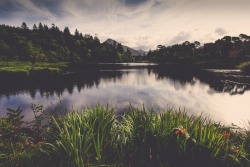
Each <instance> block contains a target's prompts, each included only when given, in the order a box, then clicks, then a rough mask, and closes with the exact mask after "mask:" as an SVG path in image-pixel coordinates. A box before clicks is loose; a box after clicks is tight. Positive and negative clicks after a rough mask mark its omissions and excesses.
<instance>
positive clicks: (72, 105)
mask: <svg viewBox="0 0 250 167" xmlns="http://www.w3.org/2000/svg"><path fill="white" fill-rule="evenodd" d="M129 67H130V68H122V69H119V70H114V69H105V70H98V71H95V70H86V71H83V72H81V73H78V74H74V73H73V74H71V73H70V74H65V75H63V76H60V77H45V78H43V77H39V78H25V79H13V78H11V79H9V78H7V79H6V78H5V79H4V80H5V81H3V80H2V79H1V80H2V81H3V82H1V83H0V85H1V88H0V111H1V112H0V116H3V115H4V114H5V111H6V108H8V107H9V108H17V107H21V108H22V109H23V110H24V113H25V119H26V120H29V119H32V117H33V116H32V114H31V110H30V105H31V103H36V104H37V103H39V104H42V105H43V106H44V109H45V110H48V111H50V110H52V109H53V108H57V109H61V110H64V111H72V109H85V108H87V107H91V106H95V105H96V104H97V103H100V104H103V105H109V106H111V107H115V108H116V109H117V110H118V111H117V112H118V113H122V112H124V110H125V109H126V108H128V106H129V104H130V103H131V104H132V105H134V106H138V107H140V106H142V105H143V104H144V105H145V106H146V107H147V108H149V109H150V108H155V109H164V108H168V107H174V108H177V109H178V108H181V109H184V108H185V110H186V111H187V112H188V113H190V114H197V115H200V114H201V113H202V114H203V115H205V116H210V117H211V118H213V119H214V120H216V121H221V122H223V123H226V124H230V123H234V124H237V125H240V126H244V124H245V123H246V121H247V120H250V91H248V83H249V76H245V75H242V74H241V73H240V72H239V71H232V77H234V78H236V80H234V79H232V77H231V76H230V71H227V72H226V73H225V72H223V70H222V71H221V70H217V71H216V70H214V71H213V70H212V71H211V70H210V72H202V73H197V72H194V73H193V71H192V72H190V71H188V72H187V71H186V70H183V71H178V72H175V71H174V70H173V71H172V70H169V69H165V68H161V69H158V68H155V67H153V66H150V67H146V66H145V64H144V65H143V66H141V67H140V66H138V65H136V66H133V65H129ZM131 67H133V68H131ZM211 73H212V74H211ZM214 74H216V75H214ZM217 74H218V75H217ZM223 74H225V75H226V77H223ZM218 77H219V78H218ZM230 77H231V78H230ZM239 78H241V79H240V80H239ZM242 78H244V79H242ZM237 79H238V80H237ZM239 82H240V83H239Z"/></svg>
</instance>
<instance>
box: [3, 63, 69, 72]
mask: <svg viewBox="0 0 250 167" xmlns="http://www.w3.org/2000/svg"><path fill="white" fill-rule="evenodd" d="M67 66H68V63H65V62H58V63H46V62H37V63H35V64H33V65H32V63H30V62H17V61H14V62H6V61H1V62H0V73H2V74H24V75H30V74H37V73H48V74H54V73H60V72H62V70H63V69H65V68H67Z"/></svg>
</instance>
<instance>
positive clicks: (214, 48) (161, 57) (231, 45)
mask: <svg viewBox="0 0 250 167" xmlns="http://www.w3.org/2000/svg"><path fill="white" fill-rule="evenodd" d="M249 57H250V36H248V35H245V34H240V35H239V37H231V36H225V37H223V38H221V39H218V40H216V41H215V42H214V43H212V42H211V43H205V44H204V45H201V43H200V42H198V41H195V42H189V41H185V42H183V43H182V44H175V45H172V46H168V47H166V46H163V45H158V46H157V49H156V50H154V51H151V50H150V51H149V53H148V54H147V59H148V60H149V61H155V62H160V63H165V62H181V61H185V62H187V61H192V62H194V61H196V60H197V61H200V60H213V59H217V60H218V59H220V60H237V59H238V60H239V59H241V60H243V59H248V58H249Z"/></svg>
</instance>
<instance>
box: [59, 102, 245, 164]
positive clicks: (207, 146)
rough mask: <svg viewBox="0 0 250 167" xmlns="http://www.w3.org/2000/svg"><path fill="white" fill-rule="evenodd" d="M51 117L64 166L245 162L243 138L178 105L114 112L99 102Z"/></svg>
mask: <svg viewBox="0 0 250 167" xmlns="http://www.w3.org/2000/svg"><path fill="white" fill-rule="evenodd" d="M120 117H121V118H120ZM118 118H119V119H118ZM118 120H119V121H118ZM55 122H56V123H57V128H58V132H59V133H58V135H59V138H58V140H57V144H56V147H57V151H58V153H59V154H60V156H59V157H61V158H62V159H61V161H62V162H61V164H66V166H67V165H68V166H91V165H115V166H173V167H174V166H190V167H191V166H192V167H195V166H197V167H198V166H218V167H223V166H245V165H249V162H248V160H247V153H246V151H245V150H244V146H245V144H244V142H245V138H239V137H237V135H235V132H233V131H232V130H230V128H228V127H224V126H221V125H220V124H217V123H215V122H213V121H211V120H210V119H208V118H203V117H202V116H199V117H196V116H188V115H187V113H186V112H182V111H175V110H172V109H169V110H167V111H165V112H162V113H161V114H157V113H156V112H154V111H147V110H146V109H145V108H141V109H133V108H132V107H131V108H130V109H129V111H128V112H127V113H126V114H125V115H123V116H116V115H114V111H113V109H110V108H105V107H102V106H99V105H98V106H97V107H96V108H92V109H88V110H86V111H84V112H72V113H70V114H69V115H68V116H66V117H65V119H64V121H63V122H61V123H60V124H59V122H57V121H56V120H55ZM233 136H234V137H233Z"/></svg>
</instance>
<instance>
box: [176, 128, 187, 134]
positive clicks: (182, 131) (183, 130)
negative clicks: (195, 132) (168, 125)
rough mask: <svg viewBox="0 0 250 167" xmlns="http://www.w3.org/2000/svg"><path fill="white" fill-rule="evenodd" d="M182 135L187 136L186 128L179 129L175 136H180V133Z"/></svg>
mask: <svg viewBox="0 0 250 167" xmlns="http://www.w3.org/2000/svg"><path fill="white" fill-rule="evenodd" d="M180 132H181V133H182V134H186V132H187V131H186V129H184V128H180V129H178V130H177V131H176V132H175V134H179V133H180Z"/></svg>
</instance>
